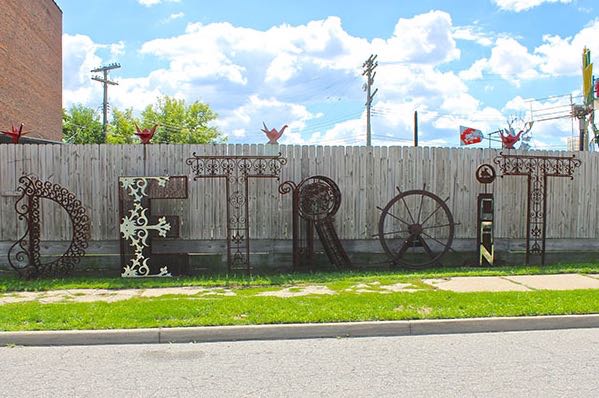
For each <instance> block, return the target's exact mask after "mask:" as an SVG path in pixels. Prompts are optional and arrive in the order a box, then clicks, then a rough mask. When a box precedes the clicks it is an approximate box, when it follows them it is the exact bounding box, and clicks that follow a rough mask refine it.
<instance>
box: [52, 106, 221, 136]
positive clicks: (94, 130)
mask: <svg viewBox="0 0 599 398" xmlns="http://www.w3.org/2000/svg"><path fill="white" fill-rule="evenodd" d="M216 117H217V115H216V113H214V111H212V109H210V107H209V106H208V105H207V104H204V103H202V102H199V101H196V102H194V103H192V104H191V105H189V106H188V105H186V104H185V101H184V100H179V99H175V98H172V97H169V96H164V97H160V98H158V100H157V101H156V104H154V105H149V106H148V107H146V109H145V110H144V111H143V112H142V114H141V118H140V119H138V118H136V117H135V116H133V110H132V109H131V108H130V109H127V110H125V111H120V110H118V109H113V110H112V120H111V122H110V124H109V125H108V126H107V134H106V143H108V144H133V143H136V142H139V140H138V139H137V138H136V137H135V132H136V130H135V125H136V124H138V125H139V127H140V128H152V127H154V125H156V124H158V125H159V126H160V127H159V128H158V130H157V132H156V134H155V135H154V138H153V139H152V142H153V143H156V144H159V143H172V144H207V143H214V142H224V141H225V140H226V139H225V137H223V136H222V134H221V132H220V131H218V129H217V128H216V127H213V126H210V125H209V124H210V122H212V121H213V120H215V119H216ZM62 120H63V125H62V132H63V139H64V141H65V142H68V143H71V144H102V143H104V141H103V135H102V123H101V121H100V116H99V115H98V114H96V112H94V110H93V109H91V108H87V107H85V106H83V105H80V104H79V105H74V106H72V107H71V109H69V110H63V117H62Z"/></svg>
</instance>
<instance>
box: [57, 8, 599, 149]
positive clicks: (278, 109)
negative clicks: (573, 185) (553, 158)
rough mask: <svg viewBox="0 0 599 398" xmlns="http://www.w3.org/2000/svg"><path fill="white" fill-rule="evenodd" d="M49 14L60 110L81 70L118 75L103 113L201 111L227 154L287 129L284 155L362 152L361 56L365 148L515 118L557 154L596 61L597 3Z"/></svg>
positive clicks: (73, 93) (439, 140)
mask: <svg viewBox="0 0 599 398" xmlns="http://www.w3.org/2000/svg"><path fill="white" fill-rule="evenodd" d="M56 1H57V3H58V4H59V6H60V7H61V9H62V10H63V13H64V16H63V30H64V34H63V58H64V79H63V81H64V82H63V84H64V95H63V101H64V105H65V106H66V107H69V106H71V105H72V104H74V103H82V104H85V105H87V106H91V107H94V108H98V107H99V105H100V104H101V87H100V84H98V83H95V82H93V81H91V80H90V77H91V74H90V72H89V71H90V69H93V68H94V67H96V66H99V65H101V64H107V63H111V62H119V63H121V65H122V68H121V69H119V70H116V71H114V72H113V74H112V75H111V77H112V78H113V79H115V80H117V81H118V82H119V83H120V85H119V86H118V87H114V88H113V87H111V89H110V93H109V96H110V102H111V105H112V106H113V107H117V108H120V109H123V108H129V107H131V108H133V109H134V111H136V112H139V111H141V110H142V109H143V108H144V107H145V106H147V105H148V104H150V103H153V102H155V100H156V98H157V96H160V95H171V96H176V97H180V98H184V99H185V100H187V101H188V102H191V101H195V100H200V101H204V102H207V103H208V104H210V106H211V107H212V108H213V109H214V110H215V111H216V112H217V113H218V114H219V118H218V120H217V122H216V124H217V125H218V127H219V128H220V129H221V130H222V131H223V132H224V133H225V134H226V135H227V136H228V137H229V138H228V139H229V142H231V143H263V142H266V141H267V140H266V138H265V137H264V135H263V134H262V133H261V132H260V128H261V127H262V122H263V121H264V122H265V123H266V124H267V125H268V126H269V127H276V128H279V127H281V126H282V125H284V124H288V125H289V129H288V130H287V131H286V132H285V135H284V136H283V138H282V139H281V140H280V142H281V143H288V144H326V145H333V144H338V145H359V144H364V143H365V141H366V139H365V130H366V118H365V111H364V103H365V93H364V92H363V91H362V85H363V83H364V81H365V80H364V78H363V77H362V75H361V72H362V63H363V62H364V60H366V58H367V57H368V56H369V55H370V54H372V53H374V54H378V61H379V66H378V68H377V76H376V78H375V87H377V88H378V89H379V92H378V94H377V96H376V97H375V99H374V102H373V107H374V108H373V143H374V144H375V145H409V144H410V140H411V137H412V129H413V126H412V120H413V112H414V111H415V110H418V111H419V119H420V126H419V128H420V133H421V135H420V142H421V143H423V144H425V145H443V146H445V145H449V146H456V145H458V144H459V141H458V130H459V126H460V125H466V126H470V127H475V128H480V129H481V130H483V131H484V132H491V131H494V130H497V129H499V128H505V127H507V122H506V121H507V120H508V119H510V120H511V119H514V118H517V119H519V120H518V121H516V122H515V125H516V126H517V125H518V124H519V123H522V122H523V121H528V120H535V124H534V126H533V129H532V140H531V144H532V146H533V147H535V148H538V149H564V148H565V146H566V139H567V137H570V136H571V135H572V121H571V120H570V119H569V118H568V117H562V116H567V114H568V113H569V104H570V95H572V96H573V97H574V101H575V102H576V101H580V99H579V98H577V96H579V95H580V92H581V84H582V77H581V71H580V67H581V66H580V64H581V54H582V50H583V48H584V46H587V47H589V48H590V49H591V52H592V56H593V58H595V57H596V56H598V55H599V10H598V7H599V4H597V2H596V0H476V1H474V0H452V1H447V0H444V1H440V0H438V1H433V0H419V1H412V0H404V1H400V0H395V1H390V0H389V1H388V0H373V1H370V2H365V1H357V0H345V1H337V0H329V1H326V2H325V1H322V0H320V1H317V0H304V1H291V0H288V1H287V0H281V1H266V0H255V1H248V0H245V1H242V0H236V1H235V0H221V1H210V2H208V1H198V0H87V1H80V0H56ZM531 110H532V113H531ZM553 117H558V118H557V119H553V120H546V121H543V119H551V118H553ZM176 127H177V126H163V128H176ZM485 145H486V144H485Z"/></svg>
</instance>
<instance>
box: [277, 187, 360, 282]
mask: <svg viewBox="0 0 599 398" xmlns="http://www.w3.org/2000/svg"><path fill="white" fill-rule="evenodd" d="M279 192H280V193H281V194H283V195H285V194H288V193H290V192H292V193H293V270H294V271H297V270H298V269H299V268H300V267H302V266H308V267H310V268H311V267H312V266H313V264H314V261H313V260H314V229H316V232H317V233H318V236H319V237H320V241H321V242H322V246H323V248H324V250H325V252H326V254H327V256H328V258H329V260H330V261H331V263H332V264H334V265H335V266H336V267H337V268H345V269H347V268H351V261H350V260H349V257H348V256H347V253H346V252H345V249H344V248H343V246H342V245H341V241H340V240H339V236H338V235H337V231H336V230H335V225H334V221H335V220H334V216H335V214H336V213H337V210H339V206H340V205H341V192H340V191H339V187H338V186H337V184H335V181H333V180H332V179H330V178H328V177H324V176H313V177H309V178H305V179H303V180H302V181H301V182H300V183H299V185H296V184H295V183H294V182H293V181H285V182H284V183H282V184H281V185H280V186H279ZM300 217H301V218H302V219H303V220H304V221H305V224H304V228H303V229H304V233H305V236H306V247H301V242H300V241H301V237H300V235H301V232H300Z"/></svg>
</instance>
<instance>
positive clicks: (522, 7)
mask: <svg viewBox="0 0 599 398" xmlns="http://www.w3.org/2000/svg"><path fill="white" fill-rule="evenodd" d="M494 2H495V4H496V5H497V6H499V8H501V9H502V10H505V11H514V12H521V11H526V10H529V9H531V8H534V7H537V6H540V5H541V4H543V3H563V4H568V3H572V0H494Z"/></svg>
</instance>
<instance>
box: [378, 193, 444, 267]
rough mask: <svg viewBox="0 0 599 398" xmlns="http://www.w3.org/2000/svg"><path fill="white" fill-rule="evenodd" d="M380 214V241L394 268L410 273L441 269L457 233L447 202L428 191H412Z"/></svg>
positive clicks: (394, 201)
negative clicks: (424, 269) (397, 267)
mask: <svg viewBox="0 0 599 398" xmlns="http://www.w3.org/2000/svg"><path fill="white" fill-rule="evenodd" d="M398 190H399V189H398ZM448 199H449V198H448ZM379 210H381V212H382V214H381V218H380V219H379V240H380V242H381V245H382V246H383V249H384V250H385V252H386V253H387V254H388V255H389V256H390V257H391V259H392V261H393V264H394V265H401V266H403V267H405V268H411V269H418V268H426V267H429V266H431V265H435V266H436V265H440V263H439V259H440V258H441V257H443V256H444V255H445V254H446V253H447V251H448V250H449V249H450V248H451V244H452V242H453V234H454V229H455V223H454V221H453V216H452V214H451V211H450V210H449V207H447V204H446V203H445V201H444V200H442V199H441V198H439V197H438V196H437V195H435V194H433V193H431V192H428V191H425V190H413V191H407V192H400V193H399V195H397V196H396V197H394V198H393V199H391V201H390V202H389V203H388V204H387V206H385V208H380V207H379Z"/></svg>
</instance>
